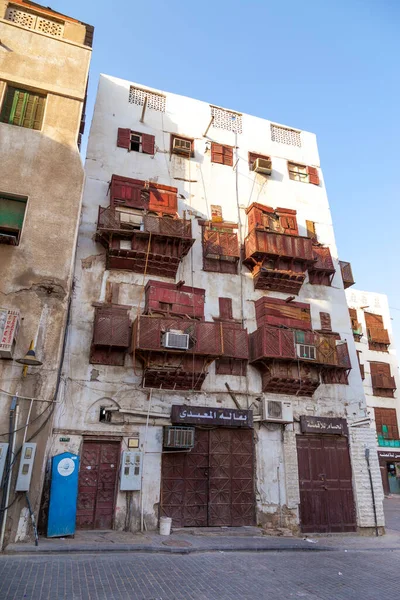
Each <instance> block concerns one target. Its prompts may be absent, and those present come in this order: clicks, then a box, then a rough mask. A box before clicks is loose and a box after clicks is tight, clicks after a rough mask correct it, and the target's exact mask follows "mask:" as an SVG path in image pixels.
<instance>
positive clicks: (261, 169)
mask: <svg viewBox="0 0 400 600" xmlns="http://www.w3.org/2000/svg"><path fill="white" fill-rule="evenodd" d="M253 171H255V172H256V173H262V174H263V175H271V173H272V161H271V160H268V159H267V158H256V160H255V161H254V162H253Z"/></svg>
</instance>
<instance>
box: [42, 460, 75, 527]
mask: <svg viewBox="0 0 400 600" xmlns="http://www.w3.org/2000/svg"><path fill="white" fill-rule="evenodd" d="M78 472H79V456H77V455H76V454H71V452H63V453H62V454H58V455H57V456H53V459H52V464H51V486H50V504H49V518H48V523H47V537H64V536H67V535H74V533H75V519H76V500H77V497H78Z"/></svg>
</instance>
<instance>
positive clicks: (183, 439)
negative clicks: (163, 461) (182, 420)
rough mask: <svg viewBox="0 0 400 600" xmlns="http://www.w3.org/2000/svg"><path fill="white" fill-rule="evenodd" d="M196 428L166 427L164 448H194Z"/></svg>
mask: <svg viewBox="0 0 400 600" xmlns="http://www.w3.org/2000/svg"><path fill="white" fill-rule="evenodd" d="M194 431H195V430H194V427H164V448H193V446H194Z"/></svg>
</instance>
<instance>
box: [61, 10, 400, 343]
mask: <svg viewBox="0 0 400 600" xmlns="http://www.w3.org/2000/svg"><path fill="white" fill-rule="evenodd" d="M51 6H52V8H53V9H55V10H59V11H60V12H64V13H66V14H68V15H70V16H72V17H75V18H77V19H80V20H82V21H85V22H87V23H90V24H92V25H94V26H95V42H94V48H93V60H92V65H91V75H90V87H89V101H88V109H87V117H88V122H90V119H91V113H92V109H93V104H94V99H95V93H96V87H97V82H98V77H99V73H107V74H110V75H114V76H116V77H122V78H124V79H129V80H132V81H137V82H140V83H142V84H144V85H149V86H153V87H156V88H160V89H164V90H168V91H171V92H175V93H177V94H183V95H186V96H191V97H194V98H198V99H200V100H205V101H209V102H212V103H215V104H219V105H222V106H226V107H230V108H233V109H236V110H239V111H242V112H246V113H250V114H254V115H257V116H259V117H264V118H267V119H270V120H272V121H277V122H279V123H284V124H287V125H292V126H293V127H297V128H299V129H305V130H308V131H313V132H315V133H316V134H317V138H318V145H319V151H320V156H321V165H322V168H323V171H324V177H325V182H326V186H327V190H328V196H329V201H330V205H331V210H332V215H333V220H334V226H335V234H336V241H337V245H338V248H339V253H340V257H341V259H342V260H349V261H350V262H351V263H352V267H353V274H354V276H355V279H356V287H357V288H359V289H365V290H370V291H377V292H382V293H386V294H388V295H389V304H390V306H391V307H393V310H392V317H393V326H394V327H395V335H396V338H397V343H399V344H400V298H399V291H400V283H399V275H398V272H397V268H398V261H397V257H399V256H400V227H399V224H398V220H399V217H400V211H399V208H398V204H399V186H398V179H399V177H400V170H399V151H398V142H399V140H400V121H399V97H400V78H399V57H400V42H399V36H398V28H399V23H400V2H398V0H305V2H302V3H301V2H298V1H295V0H278V1H274V2H271V1H270V0H259V1H254V0H253V1H252V0H247V1H238V0H230V1H229V2H228V1H227V0H213V1H210V0H203V1H202V2H190V1H189V2H188V1H186V2H184V1H183V0H169V1H168V2H163V1H162V0H147V1H145V2H135V1H132V0H120V1H119V2H117V3H111V2H105V0H85V1H84V2H82V0H51ZM396 38H397V39H396ZM88 131H89V127H87V130H86V136H87V134H88Z"/></svg>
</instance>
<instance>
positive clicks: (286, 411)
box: [262, 397, 293, 423]
mask: <svg viewBox="0 0 400 600" xmlns="http://www.w3.org/2000/svg"><path fill="white" fill-rule="evenodd" d="M262 420H263V421H267V422H271V423H292V422H293V408H292V404H291V402H285V401H283V400H268V399H267V398H265V397H264V398H263V403H262Z"/></svg>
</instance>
